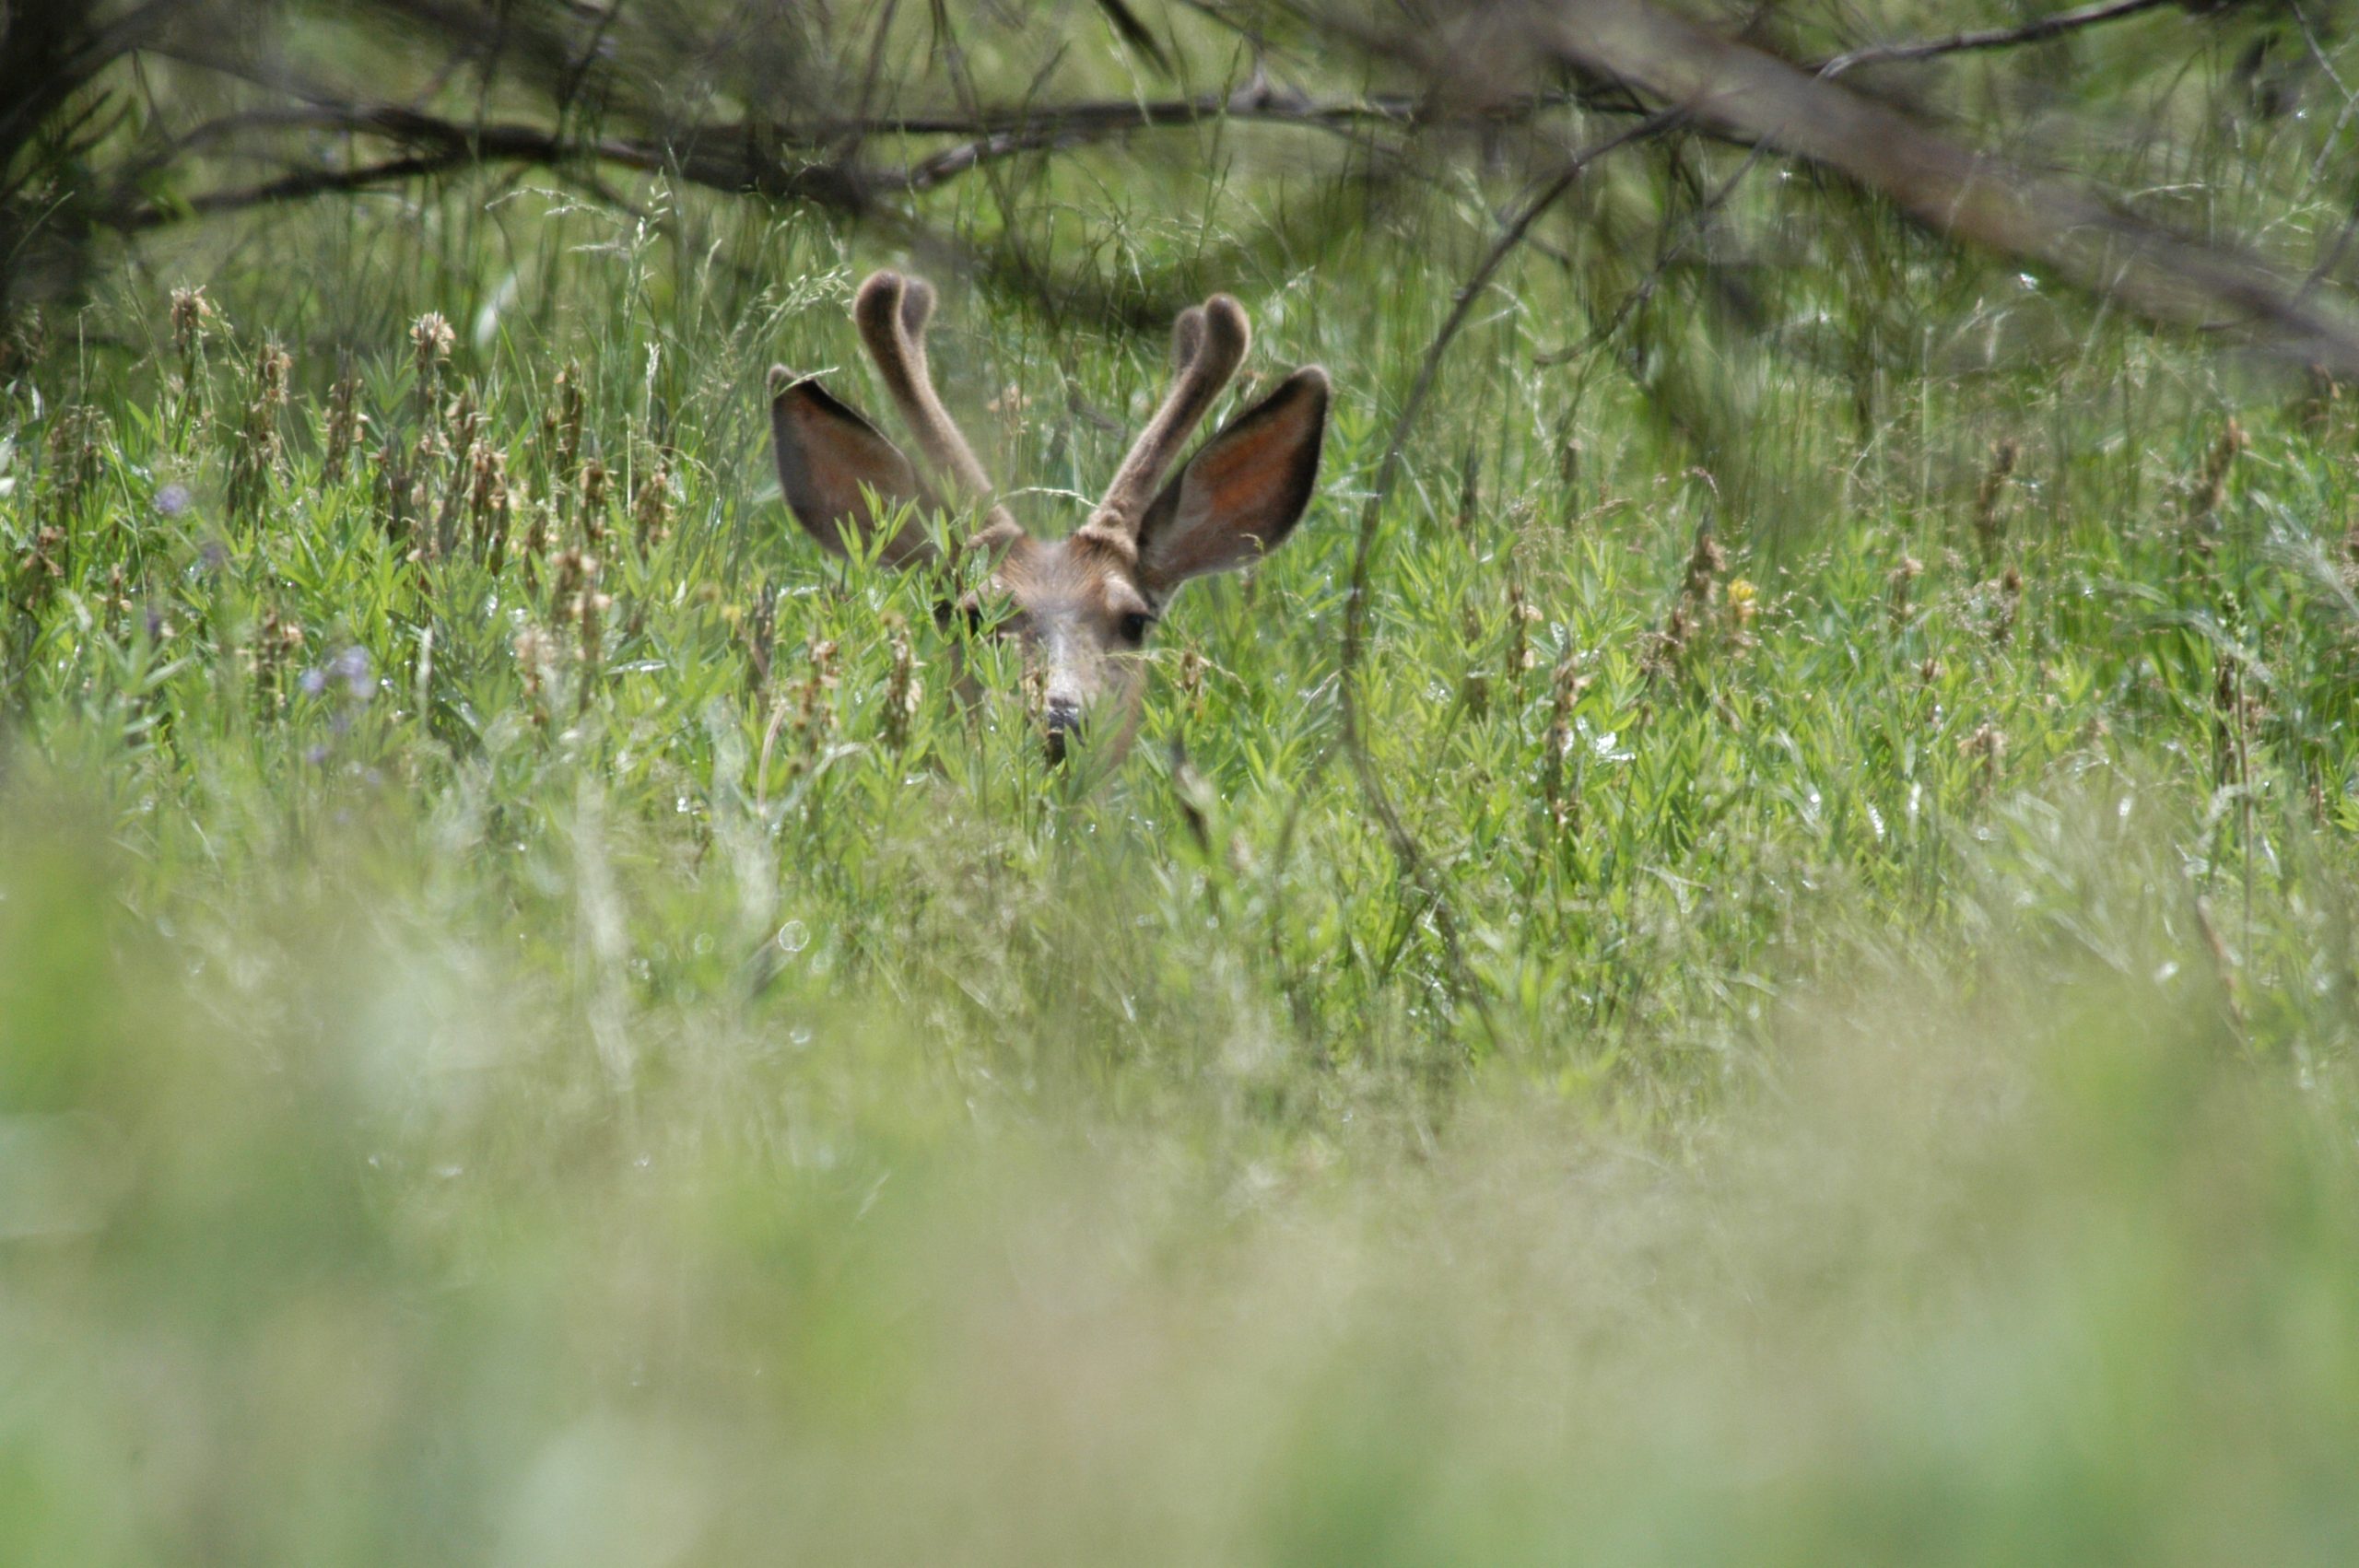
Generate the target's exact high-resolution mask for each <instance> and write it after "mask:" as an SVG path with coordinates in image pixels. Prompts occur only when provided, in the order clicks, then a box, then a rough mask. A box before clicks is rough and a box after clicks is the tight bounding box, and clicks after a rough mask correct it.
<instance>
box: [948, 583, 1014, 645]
mask: <svg viewBox="0 0 2359 1568" xmlns="http://www.w3.org/2000/svg"><path fill="white" fill-rule="evenodd" d="M958 617H959V619H961V620H963V621H965V622H966V623H967V630H968V634H969V635H970V636H974V637H979V638H994V637H1005V636H1006V635H1007V634H1008V633H1009V632H1011V631H1014V630H1015V626H1016V615H1015V612H1014V611H1013V610H1012V609H1011V607H1010V606H1008V605H1006V604H1004V603H1000V602H999V601H997V600H991V601H985V600H983V599H981V598H980V597H978V596H977V595H975V594H972V593H969V594H968V595H967V596H966V597H965V598H963V599H961V600H959V601H958Z"/></svg>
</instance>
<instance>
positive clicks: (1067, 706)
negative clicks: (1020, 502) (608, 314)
mask: <svg viewBox="0 0 2359 1568" xmlns="http://www.w3.org/2000/svg"><path fill="white" fill-rule="evenodd" d="M932 315H933V288H932V287H930V286H929V285H927V284H926V283H925V281H924V280H923V279H921V278H915V277H903V276H901V275H898V274H897V273H891V272H879V273H876V274H874V275H872V276H871V277H870V278H869V279H868V281H867V282H865V283H863V284H862V285H861V286H860V292H859V293H858V295H856V296H855V297H854V298H853V300H852V320H853V321H854V322H855V323H857V325H858V327H859V329H860V335H861V340H862V341H863V343H865V344H866V345H868V352H869V354H870V356H871V357H873V358H874V359H875V361H876V369H877V371H878V372H879V374H880V375H881V376H882V377H883V378H884V381H885V388H886V392H888V393H889V394H890V395H891V397H892V399H893V402H894V404H896V405H897V406H898V408H899V409H900V411H901V417H902V419H903V420H904V421H905V422H907V424H908V425H909V427H910V431H911V433H912V434H914V435H915V436H916V438H917V443H918V450H919V451H920V452H921V454H922V456H923V458H924V462H925V465H926V469H927V471H928V474H929V475H930V476H931V478H932V480H933V482H934V483H935V484H938V485H940V486H944V487H945V490H946V491H947V492H948V496H946V497H945V496H944V495H942V494H939V493H937V492H936V491H935V490H934V489H933V487H932V486H930V485H929V483H928V481H927V478H925V477H921V475H920V473H919V471H918V469H917V467H916V466H915V465H913V464H912V463H911V462H910V460H909V459H908V458H907V457H905V456H903V455H902V453H901V451H900V449H898V447H896V446H894V445H893V443H892V442H891V441H889V440H887V439H885V437H884V436H883V435H882V434H881V433H879V432H878V430H877V428H876V427H875V426H874V425H872V424H870V423H869V422H868V421H867V420H866V419H865V418H863V417H862V416H861V415H859V414H857V413H855V412H854V411H853V410H852V409H851V408H850V407H849V406H847V405H846V404H842V403H840V402H839V401H837V399H836V398H835V397H834V396H832V395H831V394H830V393H828V392H827V390H826V389H825V388H823V387H822V386H821V385H820V384H819V382H818V380H817V379H816V377H810V376H802V377H797V376H795V375H793V374H792V373H791V372H789V371H788V370H786V369H784V368H783V367H781V368H780V369H773V370H772V371H771V372H770V387H771V401H770V436H771V440H772V443H773V444H774V446H775V448H776V450H777V456H778V477H779V486H780V489H781V490H782V491H783V492H784V494H785V497H786V503H787V506H788V508H789V509H791V510H792V512H793V513H794V519H795V521H797V522H799V523H801V524H802V525H803V528H804V532H807V533H809V534H810V535H811V536H812V537H813V538H814V539H816V540H817V541H818V542H819V544H821V545H822V546H824V547H825V548H827V550H829V551H831V552H834V553H835V554H837V555H839V556H840V555H843V554H844V553H845V541H846V539H847V538H848V537H851V538H857V539H859V540H860V541H862V542H863V545H864V546H866V547H867V548H863V555H865V554H868V553H869V550H870V548H873V551H874V556H875V558H876V559H877V560H879V561H881V562H883V563H884V564H886V565H887V566H893V567H909V566H916V565H921V564H923V563H926V562H929V561H931V560H933V558H934V556H935V554H936V551H935V549H934V545H933V542H932V541H931V540H930V539H929V538H928V537H927V536H926V533H925V531H924V530H923V529H921V528H920V527H919V526H917V524H916V521H915V520H914V519H913V518H910V503H912V502H914V503H916V504H917V505H918V507H919V508H921V509H922V508H935V507H939V506H941V505H942V504H943V502H944V500H945V499H956V500H957V501H960V502H966V503H971V504H974V505H977V506H980V508H981V509H982V513H981V516H982V526H981V528H980V530H979V531H978V532H976V533H975V534H974V535H973V537H972V538H971V539H969V540H968V542H967V545H966V547H967V548H968V549H983V550H988V551H990V552H991V554H992V562H993V565H992V572H991V576H990V578H989V579H988V581H987V582H986V584H985V585H984V587H983V588H982V590H980V592H979V593H977V594H973V595H969V596H968V599H967V600H965V601H962V602H961V603H960V605H959V608H960V609H961V610H962V611H963V612H964V613H965V614H967V615H968V617H969V618H970V619H971V621H972V622H973V624H974V625H975V626H977V627H978V629H980V630H988V631H989V632H991V633H992V635H1006V636H1012V637H1015V638H1020V639H1021V641H1022V644H1023V649H1024V658H1025V662H1026V668H1027V676H1028V678H1027V687H1028V688H1029V689H1031V690H1033V691H1036V692H1037V693H1038V708H1039V711H1038V713H1037V718H1038V720H1039V725H1040V729H1041V734H1042V736H1043V739H1044V742H1045V744H1046V746H1047V750H1048V755H1049V760H1050V762H1052V763H1056V762H1062V761H1063V760H1064V756H1065V752H1066V747H1067V744H1068V743H1069V742H1071V741H1072V740H1073V739H1074V737H1076V736H1077V735H1079V734H1080V733H1081V732H1082V731H1083V729H1084V727H1085V725H1086V723H1088V722H1089V721H1090V720H1091V716H1092V715H1093V714H1094V713H1097V712H1100V711H1102V710H1109V709H1110V710H1114V711H1116V712H1118V713H1119V715H1120V728H1119V730H1118V731H1117V733H1116V738H1115V742H1114V746H1113V748H1112V753H1111V755H1121V751H1122V750H1123V749H1125V748H1127V746H1128V745H1129V743H1130V741H1131V738H1132V736H1133V733H1134V732H1135V731H1136V729H1137V724H1138V712H1139V704H1140V698H1141V696H1142V694H1143V690H1144V658H1143V657H1142V654H1143V651H1144V648H1145V645H1146V638H1147V634H1148V632H1149V631H1151V630H1152V629H1153V628H1154V626H1155V623H1156V620H1157V619H1158V618H1159V617H1160V616H1161V615H1162V614H1163V610H1164V606H1165V604H1166V603H1168V602H1169V600H1170V597H1171V595H1172V593H1173V592H1174V591H1176V590H1177V589H1178V588H1179V587H1180V584H1181V583H1183V582H1186V581H1187V580H1188V579H1190V578H1191V577H1202V576H1204V575H1206V574H1207V573H1211V572H1218V571H1227V570H1229V569H1231V568H1237V567H1241V566H1245V565H1248V564H1249V563H1250V562H1252V561H1254V560H1256V559H1258V558H1259V557H1260V556H1262V555H1263V554H1265V553H1266V552H1268V551H1270V550H1273V549H1275V548H1276V547H1277V546H1278V545H1279V544H1281V543H1283V542H1284V541H1285V537H1286V535H1287V534H1288V533H1290V532H1293V530H1294V526H1295V524H1296V523H1297V522H1298V521H1301V518H1302V512H1303V509H1304V508H1305V507H1306V506H1308V505H1309V501H1310V493H1311V489H1312V486H1313V485H1314V484H1315V483H1316V481H1317V479H1318V476H1319V451H1320V443H1321V441H1322V440H1323V439H1324V437H1325V434H1326V427H1327V373H1326V372H1325V371H1324V370H1321V369H1319V368H1318V367H1316V366H1310V367H1308V368H1306V369H1299V370H1297V371H1296V372H1295V373H1294V374H1293V375H1291V376H1288V377H1287V378H1286V379H1285V380H1284V381H1283V382H1281V383H1279V385H1278V387H1277V390H1276V391H1274V392H1271V393H1270V395H1269V396H1267V397H1265V398H1263V399H1262V401H1261V402H1260V403H1257V404H1254V405H1253V406H1252V407H1251V408H1250V409H1248V410H1247V411H1246V412H1245V413H1243V414H1241V415H1238V417H1237V418H1235V419H1234V420H1231V421H1230V422H1229V424H1228V425H1227V426H1226V427H1224V428H1223V429H1222V430H1221V432H1220V433H1219V434H1218V435H1216V436H1215V437H1214V438H1213V439H1211V440H1209V441H1207V442H1205V443H1204V445H1203V447H1202V448H1200V449H1199V450H1198V451H1196V453H1195V455H1194V456H1192V457H1191V458H1190V459H1189V460H1188V461H1187V462H1186V463H1185V464H1183V465H1182V466H1181V467H1180V471H1179V473H1178V474H1177V475H1176V476H1174V477H1173V478H1172V479H1171V480H1170V482H1169V483H1168V484H1165V483H1162V480H1163V476H1164V474H1165V473H1166V471H1168V469H1170V467H1171V466H1172V460H1173V458H1174V457H1176V456H1177V455H1178V453H1179V451H1180V446H1181V445H1182V443H1184V442H1185V441H1186V440H1187V439H1188V437H1189V435H1190V434H1191V432H1192V431H1193V430H1194V429H1195V427H1197V426H1198V425H1199V424H1200V423H1202V422H1203V417H1204V415H1205V414H1206V413H1207V412H1208V411H1209V410H1210V409H1211V407H1212V404H1213V400H1214V399H1215V398H1216V397H1218V396H1219V395H1220V392H1221V389H1222V388H1223V387H1225V386H1226V385H1227V383H1228V380H1229V378H1230V377H1232V376H1234V375H1235V374H1236V373H1237V368H1238V364H1239V363H1240V362H1241V361H1242V360H1243V359H1244V357H1245V350H1246V347H1247V345H1248V344H1249V342H1250V338H1251V333H1250V329H1249V328H1248V326H1247V324H1246V320H1245V311H1244V310H1243V308H1242V307H1240V306H1239V305H1238V303H1237V301H1236V300H1234V299H1232V298H1229V297H1228V296H1227V295H1226V294H1215V295H1214V296H1213V297H1212V298H1210V299H1207V300H1205V301H1204V303H1203V305H1201V306H1191V307H1190V308H1189V309H1188V310H1183V311H1181V312H1180V319H1179V321H1178V322H1177V323H1176V324H1175V325H1174V326H1173V328H1172V333H1171V357H1172V381H1171V390H1170V392H1168V394H1167V395H1166V396H1165V398H1164V400H1163V404H1162V406H1161V407H1159V408H1157V409H1156V412H1155V415H1154V417H1153V418H1151V419H1149V420H1148V421H1147V423H1146V428H1145V429H1144V430H1143V431H1142V432H1140V435H1139V438H1138V440H1137V441H1136V442H1135V443H1134V444H1133V446H1132V448H1131V451H1130V455H1129V456H1127V457H1125V458H1124V459H1123V460H1122V463H1121V467H1120V468H1118V469H1116V470H1115V471H1114V478H1113V481H1112V483H1111V484H1109V486H1107V487H1106V497H1105V499H1103V500H1101V501H1099V502H1098V503H1097V507H1096V508H1095V509H1093V510H1092V511H1091V512H1090V514H1089V516H1088V518H1087V520H1086V521H1084V522H1083V523H1082V525H1081V526H1080V527H1079V528H1077V529H1075V530H1074V532H1072V533H1070V534H1068V535H1066V536H1065V537H1064V538H1063V539H1061V540H1058V541H1056V542H1054V543H1048V542H1044V541H1042V540H1040V539H1039V538H1036V537H1035V536H1034V535H1032V534H1031V533H1030V532H1027V531H1026V530H1025V529H1024V527H1023V526H1022V525H1021V524H1019V523H1018V522H1017V521H1015V517H1014V516H1013V515H1012V514H1011V513H1010V512H1009V511H1008V509H1007V508H1006V507H1005V506H1004V505H1003V504H1002V503H1000V502H999V501H998V500H996V499H995V498H994V497H993V494H992V483H991V480H990V479H989V477H987V476H986V475H985V474H984V473H983V467H982V464H981V463H980V462H978V461H976V458H975V452H974V449H973V448H972V447H970V446H968V444H967V440H966V438H965V437H963V436H961V435H960V434H959V432H958V427H957V426H956V425H955V424H953V423H952V422H951V419H950V415H948V414H947V413H945V411H944V409H943V406H942V400H941V399H940V398H939V397H938V396H936V395H935V393H934V390H933V380H932V377H931V376H930V375H929V373H928V371H927V369H926V358H925V328H926V322H927V319H928V318H929V317H931V316H932ZM897 520H898V525H897ZM886 528H891V529H893V532H892V534H891V536H890V537H886V538H879V537H878V535H879V533H880V532H882V531H883V530H885V529H886Z"/></svg>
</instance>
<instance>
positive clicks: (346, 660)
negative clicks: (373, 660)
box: [328, 648, 377, 702]
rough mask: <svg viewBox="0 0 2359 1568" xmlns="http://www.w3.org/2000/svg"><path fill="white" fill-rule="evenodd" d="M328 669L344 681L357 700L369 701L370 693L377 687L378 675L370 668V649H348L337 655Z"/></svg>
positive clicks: (345, 686) (346, 687)
mask: <svg viewBox="0 0 2359 1568" xmlns="http://www.w3.org/2000/svg"><path fill="white" fill-rule="evenodd" d="M328 671H329V673H331V674H333V675H334V676H335V678H336V679H337V680H339V681H342V682H343V683H344V689H345V690H346V691H347V692H349V693H351V694H352V700H353V701H355V702H366V701H368V700H369V697H370V693H372V692H374V691H375V690H376V689H377V681H376V677H375V675H374V674H373V673H371V671H370V668H369V650H368V649H365V648H347V649H345V650H344V651H343V652H342V653H339V654H337V655H336V656H335V661H334V663H333V664H331V665H329V666H328Z"/></svg>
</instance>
